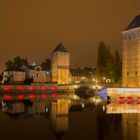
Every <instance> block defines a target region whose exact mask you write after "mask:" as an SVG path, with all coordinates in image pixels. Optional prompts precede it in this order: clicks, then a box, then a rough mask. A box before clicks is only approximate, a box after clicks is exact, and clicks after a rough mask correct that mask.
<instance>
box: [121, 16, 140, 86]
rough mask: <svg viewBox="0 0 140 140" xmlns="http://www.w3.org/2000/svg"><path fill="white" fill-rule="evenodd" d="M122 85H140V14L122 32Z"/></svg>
mask: <svg viewBox="0 0 140 140" xmlns="http://www.w3.org/2000/svg"><path fill="white" fill-rule="evenodd" d="M122 35H123V56H122V63H123V64H122V86H123V87H140V15H138V16H136V17H135V18H134V19H133V21H132V22H131V23H130V24H129V26H128V27H127V28H126V29H125V30H124V31H123V32H122Z"/></svg>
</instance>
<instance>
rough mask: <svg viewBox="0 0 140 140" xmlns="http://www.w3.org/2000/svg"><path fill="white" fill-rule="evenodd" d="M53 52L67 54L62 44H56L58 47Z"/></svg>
mask: <svg viewBox="0 0 140 140" xmlns="http://www.w3.org/2000/svg"><path fill="white" fill-rule="evenodd" d="M53 52H67V53H68V51H67V49H66V48H65V47H64V45H63V44H62V43H60V44H58V46H57V47H56V48H55V49H54V51H53Z"/></svg>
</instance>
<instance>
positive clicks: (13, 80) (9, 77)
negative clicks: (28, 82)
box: [2, 70, 25, 84]
mask: <svg viewBox="0 0 140 140" xmlns="http://www.w3.org/2000/svg"><path fill="white" fill-rule="evenodd" d="M24 80H25V72H24V71H22V70H6V71H4V74H3V81H2V83H5V82H8V83H9V84H23V83H24Z"/></svg>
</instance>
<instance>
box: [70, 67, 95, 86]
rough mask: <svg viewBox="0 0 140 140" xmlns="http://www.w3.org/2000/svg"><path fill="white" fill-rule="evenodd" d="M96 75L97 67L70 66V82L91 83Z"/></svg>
mask: <svg viewBox="0 0 140 140" xmlns="http://www.w3.org/2000/svg"><path fill="white" fill-rule="evenodd" d="M94 77H95V69H92V68H85V69H81V68H70V83H71V84H74V83H90V82H93V79H94Z"/></svg>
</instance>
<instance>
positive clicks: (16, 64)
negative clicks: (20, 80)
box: [5, 56, 28, 70]
mask: <svg viewBox="0 0 140 140" xmlns="http://www.w3.org/2000/svg"><path fill="white" fill-rule="evenodd" d="M23 65H26V66H27V65H28V60H27V59H26V58H21V57H20V56H17V57H15V58H14V59H13V60H8V61H7V62H6V63H5V66H6V69H7V70H19V69H21V67H22V66H23Z"/></svg>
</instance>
